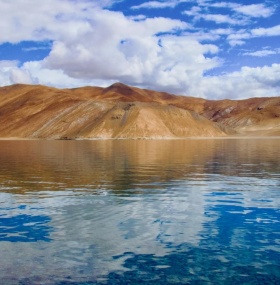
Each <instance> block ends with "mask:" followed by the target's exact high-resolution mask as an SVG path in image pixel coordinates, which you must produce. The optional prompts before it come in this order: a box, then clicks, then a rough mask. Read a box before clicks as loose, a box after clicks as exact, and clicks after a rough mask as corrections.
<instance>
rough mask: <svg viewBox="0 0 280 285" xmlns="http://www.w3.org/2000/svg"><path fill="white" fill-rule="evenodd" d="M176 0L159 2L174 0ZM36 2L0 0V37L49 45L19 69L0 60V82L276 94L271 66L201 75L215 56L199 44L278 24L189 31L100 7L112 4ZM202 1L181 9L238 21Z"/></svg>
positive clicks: (235, 39)
mask: <svg viewBox="0 0 280 285" xmlns="http://www.w3.org/2000/svg"><path fill="white" fill-rule="evenodd" d="M152 2H159V1H152ZM179 2H180V1H167V2H160V3H165V4H169V5H170V4H172V3H173V4H174V5H175V3H179ZM181 2H182V1H181ZM36 3H37V1H35V0H13V1H1V2H0V17H1V22H2V23H3V25H4V27H3V29H2V30H1V34H0V42H6V41H7V42H20V41H23V40H34V41H38V40H44V39H47V40H49V41H50V42H52V43H53V44H52V46H51V52H50V54H49V56H47V57H46V58H45V59H43V60H42V61H30V62H26V63H24V64H23V65H22V66H19V65H18V62H16V61H0V85H2V86H3V85H8V84H13V83H40V84H44V85H52V86H56V87H76V86H83V85H99V86H108V85H110V84H112V83H113V82H115V81H122V82H124V83H126V84H131V85H136V86H140V87H145V88H151V89H155V90H162V91H168V92H171V93H177V94H186V95H191V96H201V97H205V98H234V97H236V96H240V97H244V98H245V97H249V96H277V95H279V83H278V85H277V82H279V80H280V79H279V69H280V68H279V65H272V66H270V67H263V68H259V69H257V68H255V69H254V68H253V69H250V68H243V69H242V70H241V71H240V72H235V73H230V74H227V75H222V76H209V77H205V73H206V72H207V71H209V70H211V69H214V68H216V67H219V66H221V65H222V62H223V61H222V59H220V58H218V57H217V54H218V52H219V48H218V47H217V46H216V45H209V44H202V43H200V42H199V41H201V40H205V39H206V40H208V41H214V40H218V39H220V38H221V37H225V36H227V40H228V41H229V43H230V44H231V45H237V44H243V43H244V42H245V41H246V40H248V39H251V38H254V37H268V36H277V35H280V26H279V25H278V26H274V27H270V28H258V29H252V30H251V31H248V30H245V29H242V30H239V31H235V30H234V29H233V28H228V29H212V30H211V29H210V30H209V31H207V32H204V31H199V30H196V31H195V30H194V29H192V31H193V33H187V31H189V30H190V29H191V26H190V25H188V24H186V23H185V22H182V21H179V20H174V19H168V18H147V17H145V16H140V17H136V18H129V17H125V16H124V15H123V14H122V13H120V12H114V11H109V10H104V9H101V7H104V6H109V5H111V4H113V1H87V0H80V1H70V0H60V1H57V0H48V3H47V4H46V3H45V1H43V2H42V3H40V5H38V4H37V5H36ZM149 3H151V2H149ZM203 5H205V7H206V8H207V7H209V5H210V4H209V2H205V1H204V3H202V2H200V7H197V8H196V9H192V10H190V11H189V13H191V14H192V15H193V16H194V17H200V18H203V19H205V20H208V21H214V22H216V23H228V24H232V25H235V24H236V25H238V24H240V21H239V23H237V19H235V18H231V17H229V16H226V15H220V14H213V15H211V14H209V15H206V14H201V10H200V9H201V7H202V6H203ZM207 5H208V6H207ZM234 7H236V6H234ZM234 7H233V6H231V9H233V8H234ZM26 11H28V13H26ZM185 13H186V14H187V13H188V12H185ZM240 13H241V12H240ZM243 13H245V12H244V11H243ZM247 13H249V12H248V11H247ZM11 15H12V16H11ZM31 15H32V16H31ZM265 53H266V54H267V55H268V53H269V51H268V50H264V51H262V53H261V52H260V51H259V52H255V54H253V53H251V55H252V56H261V55H264V54H265ZM270 53H271V51H270ZM248 55H249V54H248ZM261 74H263V77H261V76H260V75H261ZM277 80H278V81H277Z"/></svg>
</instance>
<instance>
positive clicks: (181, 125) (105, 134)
mask: <svg viewBox="0 0 280 285" xmlns="http://www.w3.org/2000/svg"><path fill="white" fill-rule="evenodd" d="M233 134H234V135H238V134H240V135H258V136H271V135H275V136H277V135H280V97H274V98H251V99H247V100H239V101H237V100H217V101H211V100H205V99H202V98H194V97H186V96H175V95H171V94H168V93H165V92H156V91H152V90H146V89H140V88H136V87H131V86H127V85H124V84H121V83H116V84H113V85H112V86H109V87H107V88H101V87H81V88H74V89H56V88H51V87H46V86H40V85H22V84H17V85H13V86H8V87H2V88H0V137H21V138H55V139H59V138H69V139H74V138H178V137H190V136H195V137H216V136H227V135H233Z"/></svg>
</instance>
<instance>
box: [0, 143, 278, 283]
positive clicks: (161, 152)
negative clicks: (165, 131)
mask: <svg viewBox="0 0 280 285" xmlns="http://www.w3.org/2000/svg"><path fill="white" fill-rule="evenodd" d="M0 256H1V258H0V280H1V281H0V283H1V284H3V285H10V284H12V285H14V284H21V285H27V284H32V285H33V284H44V285H45V284H51V285H53V284H55V285H63V284H71V285H78V284H80V285H86V284H250V285H251V284H252V285H253V284H261V285H264V284H278V285H279V284H280V139H200V140H199V139H198V140H196V139H189V140H107V141H98V140H95V141H36V140H34V141H25V140H22V141H7V140H2V141H0Z"/></svg>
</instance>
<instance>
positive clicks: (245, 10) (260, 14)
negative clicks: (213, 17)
mask: <svg viewBox="0 0 280 285" xmlns="http://www.w3.org/2000/svg"><path fill="white" fill-rule="evenodd" d="M209 6H210V7H215V8H228V9H231V10H233V11H234V12H236V13H239V14H243V15H246V16H249V17H252V18H268V17H270V16H271V15H272V14H273V13H274V11H275V8H274V7H268V6H266V5H264V4H250V5H240V4H237V3H234V2H220V3H214V4H210V5H209Z"/></svg>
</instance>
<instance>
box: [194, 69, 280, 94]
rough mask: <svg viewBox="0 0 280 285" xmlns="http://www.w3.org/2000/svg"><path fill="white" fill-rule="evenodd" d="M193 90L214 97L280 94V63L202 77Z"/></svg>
mask: <svg viewBox="0 0 280 285" xmlns="http://www.w3.org/2000/svg"><path fill="white" fill-rule="evenodd" d="M195 91H196V94H197V95H198V96H202V97H206V98H214V99H223V98H231V99H245V98H249V97H273V96H280V64H272V65H271V66H264V67H257V68H251V67H243V68H242V69H241V70H240V71H238V72H232V73H228V74H225V75H221V76H211V77H210V76H209V77H204V78H202V80H201V82H200V85H198V86H197V87H196V89H194V90H193V92H195Z"/></svg>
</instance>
